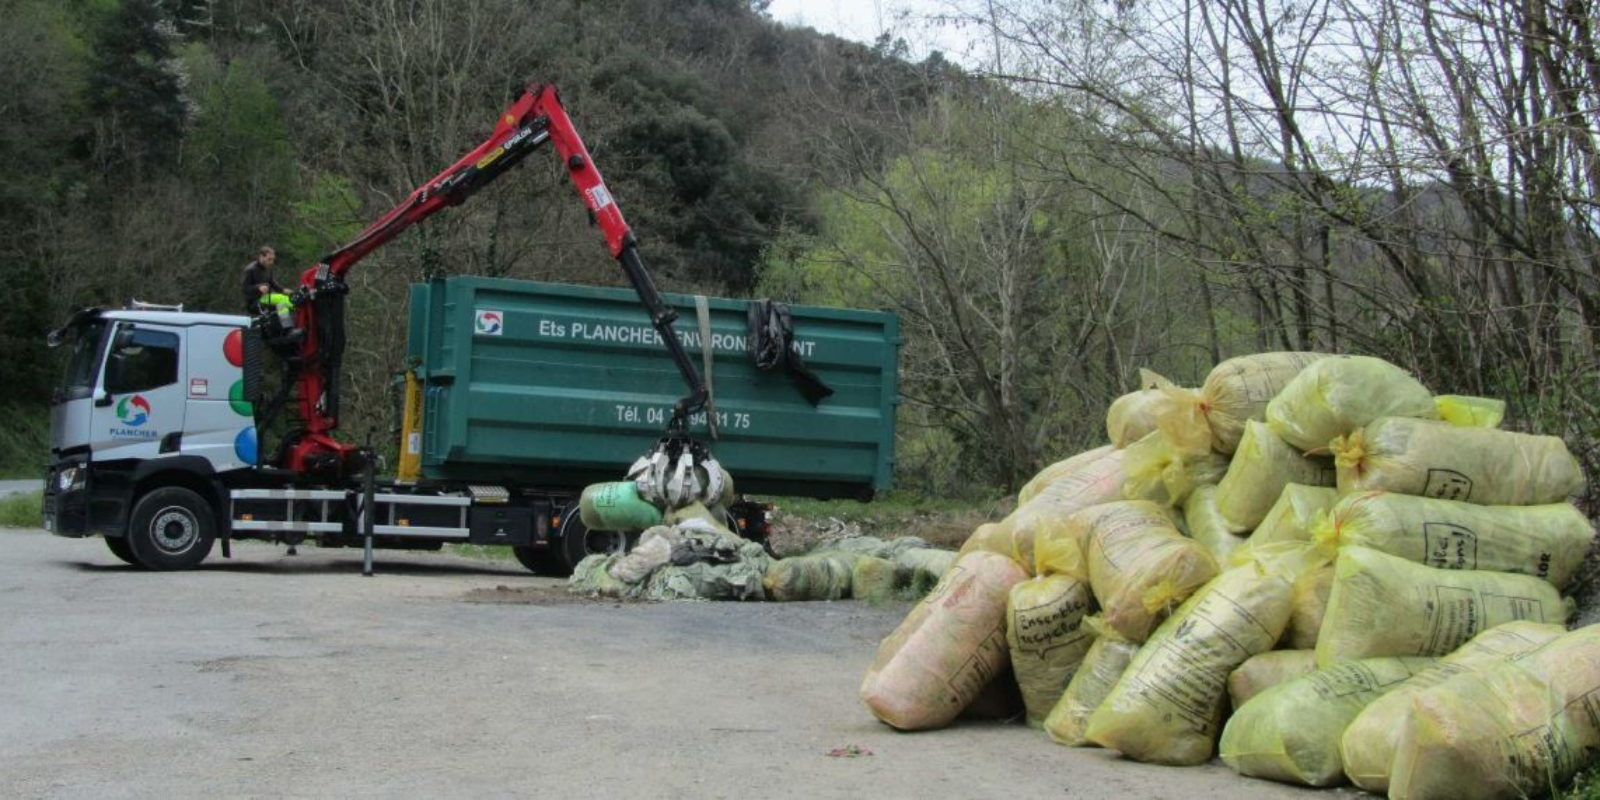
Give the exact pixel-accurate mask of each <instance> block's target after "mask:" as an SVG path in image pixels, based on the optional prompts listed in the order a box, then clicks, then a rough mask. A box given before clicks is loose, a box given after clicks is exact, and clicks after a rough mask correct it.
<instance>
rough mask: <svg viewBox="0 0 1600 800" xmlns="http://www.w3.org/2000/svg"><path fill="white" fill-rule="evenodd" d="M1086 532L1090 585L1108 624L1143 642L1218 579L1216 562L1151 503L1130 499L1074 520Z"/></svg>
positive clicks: (1088, 512)
mask: <svg viewBox="0 0 1600 800" xmlns="http://www.w3.org/2000/svg"><path fill="white" fill-rule="evenodd" d="M1069 525H1070V526H1072V527H1073V528H1078V527H1080V526H1081V527H1082V528H1083V529H1084V530H1085V531H1086V532H1085V534H1084V536H1083V539H1081V540H1080V541H1086V542H1087V548H1088V553H1089V582H1090V584H1091V585H1092V586H1093V587H1094V596H1095V598H1096V599H1097V600H1099V601H1100V608H1101V613H1102V616H1103V618H1104V619H1105V622H1106V624H1107V625H1109V626H1110V627H1112V628H1115V629H1116V631H1117V632H1118V633H1120V634H1122V635H1123V636H1125V637H1127V638H1128V639H1130V640H1132V641H1135V642H1142V641H1144V640H1145V637H1147V636H1149V635H1150V630H1151V629H1152V628H1154V627H1155V626H1156V623H1158V622H1160V621H1161V619H1162V618H1163V617H1165V616H1166V615H1167V614H1168V613H1169V612H1170V611H1171V610H1172V609H1173V608H1175V607H1176V606H1177V605H1178V604H1179V603H1182V602H1183V601H1184V599H1185V598H1187V597H1188V596H1189V595H1191V594H1193V593H1194V590H1196V589H1198V588H1200V587H1201V586H1202V585H1204V584H1205V583H1206V581H1209V580H1211V579H1212V578H1214V577H1216V574H1217V561H1216V559H1214V558H1212V557H1211V554H1210V553H1207V552H1206V551H1205V548H1204V547H1201V546H1200V544H1199V543H1198V542H1196V541H1194V540H1193V539H1188V538H1185V537H1184V536H1183V534H1181V533H1178V529H1177V528H1175V527H1173V525H1172V520H1171V518H1170V517H1168V516H1167V513H1166V512H1165V511H1164V510H1163V509H1162V508H1161V507H1159V506H1157V505H1156V504H1154V503H1147V502H1144V501H1140V500H1129V501H1124V502H1121V503H1107V504H1105V505H1101V506H1096V507H1094V508H1089V509H1085V510H1083V511H1080V512H1078V513H1077V514H1074V515H1073V516H1072V521H1071V522H1070V523H1069Z"/></svg>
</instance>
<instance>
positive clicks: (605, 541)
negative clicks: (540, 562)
mask: <svg viewBox="0 0 1600 800" xmlns="http://www.w3.org/2000/svg"><path fill="white" fill-rule="evenodd" d="M562 517H563V518H562V520H561V566H562V567H563V568H564V569H565V570H566V573H567V574H568V575H571V574H572V571H573V570H574V569H577V567H578V562H579V561H582V560H583V559H584V558H586V557H588V556H592V555H594V554H596V553H621V552H625V551H626V550H627V549H628V545H629V544H630V542H629V541H628V537H627V536H625V535H623V534H622V533H621V532H619V531H591V530H589V526H587V525H584V524H583V519H582V516H581V515H580V514H579V513H578V507H577V506H573V507H572V508H571V509H569V510H568V511H567V513H566V514H564V515H562Z"/></svg>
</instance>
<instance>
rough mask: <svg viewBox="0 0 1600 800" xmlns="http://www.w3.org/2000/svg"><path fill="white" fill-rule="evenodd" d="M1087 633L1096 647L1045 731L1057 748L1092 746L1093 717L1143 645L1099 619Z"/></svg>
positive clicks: (1087, 625)
mask: <svg viewBox="0 0 1600 800" xmlns="http://www.w3.org/2000/svg"><path fill="white" fill-rule="evenodd" d="M1083 629H1084V630H1086V631H1088V632H1089V633H1090V634H1091V635H1092V636H1093V637H1094V640H1093V643H1092V644H1090V645H1089V650H1088V652H1087V653H1085V654H1084V656H1083V662H1082V663H1080V664H1079V665H1078V669H1077V671H1076V672H1074V673H1073V674H1072V680H1071V681H1070V682H1069V683H1068V684H1067V690H1066V691H1065V692H1062V694H1061V697H1060V699H1058V700H1057V701H1056V704H1055V705H1054V706H1053V707H1051V709H1050V714H1049V716H1047V717H1045V720H1044V730H1045V733H1048V734H1050V739H1051V740H1052V741H1054V742H1055V743H1057V744H1064V745H1066V746H1068V747H1084V746H1087V745H1091V744H1092V743H1091V742H1090V741H1089V739H1088V738H1087V737H1086V736H1085V735H1084V734H1085V732H1086V731H1087V730H1088V727H1089V717H1090V715H1092V714H1094V710H1095V709H1097V708H1099V707H1100V703H1101V702H1103V701H1104V700H1105V699H1106V695H1109V694H1111V688H1112V687H1114V686H1116V685H1117V681H1118V680H1119V679H1121V678H1122V673H1123V672H1124V671H1126V670H1127V669H1128V664H1129V663H1130V662H1132V661H1133V655H1134V653H1137V652H1139V645H1138V644H1136V643H1134V642H1130V641H1128V640H1127V639H1124V638H1123V637H1122V634H1119V633H1117V632H1116V630H1114V629H1112V628H1111V627H1109V626H1107V625H1106V624H1105V623H1104V622H1103V621H1101V619H1100V618H1099V617H1088V618H1086V619H1084V621H1083Z"/></svg>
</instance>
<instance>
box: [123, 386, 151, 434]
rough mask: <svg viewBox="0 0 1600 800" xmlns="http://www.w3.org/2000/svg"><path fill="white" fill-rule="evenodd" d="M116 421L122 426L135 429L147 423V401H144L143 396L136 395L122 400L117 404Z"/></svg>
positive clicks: (148, 413) (148, 411)
mask: <svg viewBox="0 0 1600 800" xmlns="http://www.w3.org/2000/svg"><path fill="white" fill-rule="evenodd" d="M117 419H119V420H121V421H122V424H124V425H126V426H128V427H130V428H137V427H139V426H140V425H143V424H145V423H146V422H149V421H150V403H149V401H147V400H145V399H144V395H138V394H132V395H128V396H127V397H124V398H122V400H121V402H119V403H117Z"/></svg>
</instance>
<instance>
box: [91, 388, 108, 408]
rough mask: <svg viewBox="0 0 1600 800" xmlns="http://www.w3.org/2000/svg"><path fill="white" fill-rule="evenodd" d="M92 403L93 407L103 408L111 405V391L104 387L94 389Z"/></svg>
mask: <svg viewBox="0 0 1600 800" xmlns="http://www.w3.org/2000/svg"><path fill="white" fill-rule="evenodd" d="M94 405H95V408H105V407H106V406H109V405H111V393H110V392H107V391H106V390H104V389H96V390H94Z"/></svg>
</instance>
